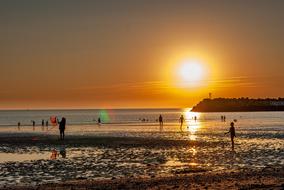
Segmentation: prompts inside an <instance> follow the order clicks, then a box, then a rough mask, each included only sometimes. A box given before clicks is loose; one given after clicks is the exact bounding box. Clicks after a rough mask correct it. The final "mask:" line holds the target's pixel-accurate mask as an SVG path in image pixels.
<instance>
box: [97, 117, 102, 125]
mask: <svg viewBox="0 0 284 190" xmlns="http://www.w3.org/2000/svg"><path fill="white" fill-rule="evenodd" d="M101 123H102V121H101V118H100V117H99V118H98V125H101Z"/></svg>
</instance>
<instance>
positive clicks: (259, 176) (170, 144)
mask: <svg viewBox="0 0 284 190" xmlns="http://www.w3.org/2000/svg"><path fill="white" fill-rule="evenodd" d="M131 135H132V136H131ZM159 135H160V136H159ZM171 135H174V136H175V137H177V138H167V137H168V136H171ZM185 135H186V134H182V133H165V134H160V133H156V134H154V135H153V134H141V133H139V135H136V136H135V135H133V134H129V135H126V136H114V135H112V136H107V135H104V136H84V135H72V136H67V137H66V139H65V140H64V141H60V140H59V139H58V136H56V135H39V134H21V135H19V134H16V135H12V134H10V135H9V136H5V135H1V136H0V144H1V147H0V152H1V153H11V154H15V155H19V154H41V153H50V152H51V150H53V149H54V148H57V149H58V147H62V146H63V147H64V148H65V149H66V152H67V158H62V157H59V158H58V159H56V160H51V159H50V158H49V157H47V158H46V159H42V158H39V159H35V160H29V161H22V162H18V161H10V162H4V163H0V179H1V181H2V182H0V188H2V189H74V188H75V189H189V188H191V189H268V188H270V189H284V179H283V176H284V167H283V157H282V155H283V147H282V146H278V145H277V146H276V147H269V146H255V144H254V141H252V145H250V146H245V144H244V145H243V144H241V145H239V146H242V147H241V148H239V147H238V146H237V148H236V151H231V150H230V142H229V141H226V142H224V141H223V140H222V139H221V140H220V139H219V140H211V141H210V140H190V139H186V138H184V136H185ZM151 136H152V138H150V137H151ZM153 136H154V138H153ZM262 141H263V140H262ZM278 141H279V142H280V145H281V144H282V142H283V140H282V139H281V140H278ZM263 142H264V141H263ZM245 143H246V144H248V142H247V141H245ZM256 144H260V143H259V142H256ZM264 145H265V144H264ZM266 157H267V159H265V158H266Z"/></svg>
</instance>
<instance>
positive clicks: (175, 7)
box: [0, 0, 284, 109]
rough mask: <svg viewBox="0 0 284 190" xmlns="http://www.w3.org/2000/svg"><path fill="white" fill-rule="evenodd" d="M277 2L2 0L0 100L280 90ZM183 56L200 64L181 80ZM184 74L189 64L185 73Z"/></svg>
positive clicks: (98, 100)
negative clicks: (196, 75)
mask: <svg viewBox="0 0 284 190" xmlns="http://www.w3.org/2000/svg"><path fill="white" fill-rule="evenodd" d="M283 9H284V2H282V1H276V0H274V1H273V0H272V1H262V0H259V1H234V2H231V1H218V0H216V1H209V0H208V1H190V0H176V1H170V0H153V1H148V0H145V1H142V0H141V1H135V2H134V1H132V0H131V1H130V0H122V1H115V0H108V1H58V2H56V1H45V2H43V1H40V2H39V1H37V0H34V1H29V0H27V1H20V0H19V1H16V0H15V1H1V2H0V28H1V30H0V42H1V43H0V66H1V70H0V87H1V88H0V109H7V108H8V109H13V108H20V109H27V108H28V109H33V108H35V109H36V108H102V107H106V108H127V107H135V108H137V107H167V108H168V107H191V106H193V105H194V104H195V103H197V102H198V101H199V100H201V99H203V98H205V97H207V96H208V93H209V92H212V93H213V97H242V96H244V97H279V96H284V74H283V70H284V54H283V52H284V51H283V50H284V48H283V44H284V35H283V34H284V25H283V20H284V13H283ZM182 60H199V61H200V63H201V64H202V65H203V67H204V69H205V70H206V75H205V76H203V78H202V80H201V81H198V85H196V86H194V87H192V86H190V85H189V86H181V85H180V84H179V83H180V81H179V79H178V77H179V76H178V75H179V73H177V68H178V67H179V65H180V64H181V62H182ZM189 74H190V73H189Z"/></svg>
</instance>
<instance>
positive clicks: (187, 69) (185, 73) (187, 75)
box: [179, 61, 203, 82]
mask: <svg viewBox="0 0 284 190" xmlns="http://www.w3.org/2000/svg"><path fill="white" fill-rule="evenodd" d="M179 74H180V76H181V78H182V79H183V80H184V81H185V82H197V81H199V80H201V79H202V76H203V68H202V66H201V64H200V63H199V62H198V61H185V62H183V63H182V65H181V66H180V68H179Z"/></svg>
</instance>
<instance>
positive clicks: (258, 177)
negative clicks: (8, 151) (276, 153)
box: [0, 168, 284, 190]
mask: <svg viewBox="0 0 284 190" xmlns="http://www.w3.org/2000/svg"><path fill="white" fill-rule="evenodd" d="M0 189H1V190H2V189H3V190H4V189H11V190H12V189H15V190H23V189H29V190H35V189H43V190H53V189H57V190H67V189H68V190H69V189H243V190H245V189H273V190H283V189H284V168H282V169H273V168H266V169H263V170H261V171H245V170H244V171H241V172H222V173H220V172H212V173H211V172H209V173H208V172H205V173H204V172H200V173H199V172H198V173H194V174H190V173H189V174H183V175H176V176H167V177H152V178H133V177H126V178H119V179H116V178H113V179H110V180H86V179H78V180H71V181H66V182H64V183H53V184H44V185H38V186H35V187H27V186H10V187H3V188H0Z"/></svg>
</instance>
